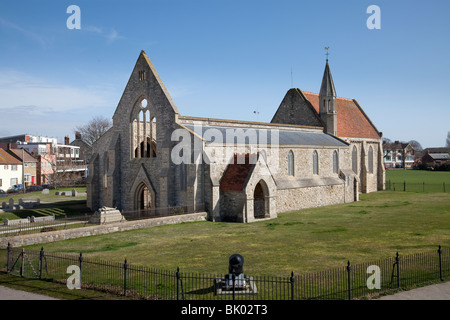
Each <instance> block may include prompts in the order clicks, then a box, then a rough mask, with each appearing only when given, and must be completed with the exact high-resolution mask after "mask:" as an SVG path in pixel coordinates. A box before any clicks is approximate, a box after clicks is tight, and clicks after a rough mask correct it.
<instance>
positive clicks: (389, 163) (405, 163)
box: [383, 141, 416, 169]
mask: <svg viewBox="0 0 450 320" xmlns="http://www.w3.org/2000/svg"><path fill="white" fill-rule="evenodd" d="M383 152H384V165H385V168H386V169H394V168H406V169H412V168H413V167H414V163H415V153H416V150H415V149H414V148H413V146H412V145H411V144H409V143H405V142H400V141H395V142H392V143H390V142H383Z"/></svg>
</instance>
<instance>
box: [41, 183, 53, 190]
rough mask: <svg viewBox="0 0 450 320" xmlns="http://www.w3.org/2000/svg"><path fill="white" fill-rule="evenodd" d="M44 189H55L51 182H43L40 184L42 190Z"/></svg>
mask: <svg viewBox="0 0 450 320" xmlns="http://www.w3.org/2000/svg"><path fill="white" fill-rule="evenodd" d="M44 189H48V190H50V189H55V187H54V186H52V185H51V184H43V185H42V190H44Z"/></svg>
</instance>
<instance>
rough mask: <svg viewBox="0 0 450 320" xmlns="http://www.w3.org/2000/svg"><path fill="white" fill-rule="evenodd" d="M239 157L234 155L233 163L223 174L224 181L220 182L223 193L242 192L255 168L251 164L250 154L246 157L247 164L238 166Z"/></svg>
mask: <svg viewBox="0 0 450 320" xmlns="http://www.w3.org/2000/svg"><path fill="white" fill-rule="evenodd" d="M237 159H238V158H237V155H236V154H235V155H234V161H233V163H230V164H229V165H228V167H227V169H226V170H225V173H224V174H223V177H222V180H221V181H220V190H221V191H242V189H243V188H244V185H245V182H246V181H247V179H248V175H249V173H250V171H251V169H252V167H253V166H254V164H250V160H249V159H250V158H249V154H248V153H247V154H246V155H245V163H243V164H238V163H237V162H238V161H237Z"/></svg>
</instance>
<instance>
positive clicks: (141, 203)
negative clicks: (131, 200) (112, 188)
mask: <svg viewBox="0 0 450 320" xmlns="http://www.w3.org/2000/svg"><path fill="white" fill-rule="evenodd" d="M154 207H155V205H154V199H153V197H152V193H151V191H150V189H149V188H148V187H147V185H146V184H145V183H141V184H140V185H139V187H138V188H137V189H136V202H135V208H136V209H137V210H150V209H152V208H154Z"/></svg>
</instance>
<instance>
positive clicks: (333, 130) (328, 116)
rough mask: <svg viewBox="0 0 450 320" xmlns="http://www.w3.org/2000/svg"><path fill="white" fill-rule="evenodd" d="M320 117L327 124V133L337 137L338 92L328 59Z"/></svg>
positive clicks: (321, 96) (320, 104)
mask: <svg viewBox="0 0 450 320" xmlns="http://www.w3.org/2000/svg"><path fill="white" fill-rule="evenodd" d="M319 115H320V118H321V119H322V121H323V123H324V124H325V132H326V133H329V134H332V135H334V136H336V135H337V116H336V90H335V89H334V83H333V77H332V76H331V71H330V66H329V65H328V59H327V63H326V65H325V71H324V73H323V78H322V85H321V86H320V92H319Z"/></svg>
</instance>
